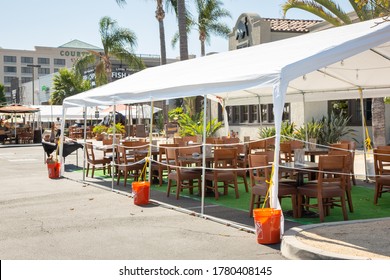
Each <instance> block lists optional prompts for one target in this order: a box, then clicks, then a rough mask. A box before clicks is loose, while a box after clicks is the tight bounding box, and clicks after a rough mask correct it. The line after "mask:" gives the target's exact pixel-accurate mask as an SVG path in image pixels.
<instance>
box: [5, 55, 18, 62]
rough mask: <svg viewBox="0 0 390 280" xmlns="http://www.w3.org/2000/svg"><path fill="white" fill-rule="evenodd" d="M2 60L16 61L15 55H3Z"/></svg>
mask: <svg viewBox="0 0 390 280" xmlns="http://www.w3.org/2000/svg"><path fill="white" fill-rule="evenodd" d="M4 62H10V63H16V56H11V55H5V56H4Z"/></svg>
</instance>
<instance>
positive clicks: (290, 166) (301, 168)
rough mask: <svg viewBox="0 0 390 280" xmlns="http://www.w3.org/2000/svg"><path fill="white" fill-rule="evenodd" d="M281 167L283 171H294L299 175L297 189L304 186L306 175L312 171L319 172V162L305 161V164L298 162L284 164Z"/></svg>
mask: <svg viewBox="0 0 390 280" xmlns="http://www.w3.org/2000/svg"><path fill="white" fill-rule="evenodd" d="M279 167H280V168H281V169H286V170H289V171H291V170H293V171H296V173H297V178H296V180H297V183H296V185H297V187H298V186H302V185H303V184H304V178H303V177H304V175H305V174H307V173H308V172H309V173H310V172H311V171H315V170H318V163H317V162H312V161H305V162H303V163H297V162H293V161H292V162H283V163H280V164H279Z"/></svg>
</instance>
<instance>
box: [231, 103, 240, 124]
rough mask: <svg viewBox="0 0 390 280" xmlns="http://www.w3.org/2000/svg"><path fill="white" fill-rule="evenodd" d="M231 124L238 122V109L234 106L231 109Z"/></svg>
mask: <svg viewBox="0 0 390 280" xmlns="http://www.w3.org/2000/svg"><path fill="white" fill-rule="evenodd" d="M232 122H233V123H239V122H240V107H238V106H234V107H233V108H232Z"/></svg>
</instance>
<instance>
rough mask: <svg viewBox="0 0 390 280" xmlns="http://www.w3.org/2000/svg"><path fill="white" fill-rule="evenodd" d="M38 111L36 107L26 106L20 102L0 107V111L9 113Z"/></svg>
mask: <svg viewBox="0 0 390 280" xmlns="http://www.w3.org/2000/svg"><path fill="white" fill-rule="evenodd" d="M38 111H39V109H38V108H32V107H27V106H23V105H20V104H12V105H9V106H4V107H1V108H0V113H9V114H18V113H20V114H22V113H35V112H38Z"/></svg>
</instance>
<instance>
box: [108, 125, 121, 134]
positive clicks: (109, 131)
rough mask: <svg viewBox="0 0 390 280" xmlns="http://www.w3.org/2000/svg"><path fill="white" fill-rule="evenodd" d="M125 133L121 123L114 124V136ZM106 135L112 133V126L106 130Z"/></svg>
mask: <svg viewBox="0 0 390 280" xmlns="http://www.w3.org/2000/svg"><path fill="white" fill-rule="evenodd" d="M125 132H126V130H125V126H124V125H123V124H121V123H116V124H115V134H124V133H125ZM107 133H110V134H111V133H114V125H111V126H110V127H109V128H108V129H107Z"/></svg>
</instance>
